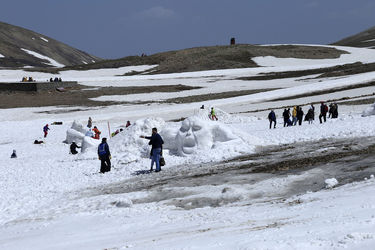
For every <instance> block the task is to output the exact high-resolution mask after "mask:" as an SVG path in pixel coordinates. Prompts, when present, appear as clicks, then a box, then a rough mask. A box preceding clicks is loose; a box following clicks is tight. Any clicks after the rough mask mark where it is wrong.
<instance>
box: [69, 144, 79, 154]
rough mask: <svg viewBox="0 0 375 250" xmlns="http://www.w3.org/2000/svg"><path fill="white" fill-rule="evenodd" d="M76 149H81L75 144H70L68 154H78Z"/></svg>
mask: <svg viewBox="0 0 375 250" xmlns="http://www.w3.org/2000/svg"><path fill="white" fill-rule="evenodd" d="M77 148H81V147H79V146H78V145H77V144H76V142H72V144H70V153H71V154H73V155H76V154H78V151H77Z"/></svg>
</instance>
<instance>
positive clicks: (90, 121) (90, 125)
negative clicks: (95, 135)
mask: <svg viewBox="0 0 375 250" xmlns="http://www.w3.org/2000/svg"><path fill="white" fill-rule="evenodd" d="M87 127H88V128H91V127H92V119H91V117H89V120H88V121H87Z"/></svg>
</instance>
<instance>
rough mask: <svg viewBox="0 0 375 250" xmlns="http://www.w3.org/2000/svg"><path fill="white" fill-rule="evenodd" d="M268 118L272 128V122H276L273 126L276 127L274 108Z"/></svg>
mask: <svg viewBox="0 0 375 250" xmlns="http://www.w3.org/2000/svg"><path fill="white" fill-rule="evenodd" d="M268 120H269V121H270V129H271V128H272V123H273V122H274V123H275V124H274V126H273V128H276V114H275V112H274V111H273V110H271V112H270V113H269V114H268Z"/></svg>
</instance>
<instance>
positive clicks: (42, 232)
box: [0, 48, 375, 249]
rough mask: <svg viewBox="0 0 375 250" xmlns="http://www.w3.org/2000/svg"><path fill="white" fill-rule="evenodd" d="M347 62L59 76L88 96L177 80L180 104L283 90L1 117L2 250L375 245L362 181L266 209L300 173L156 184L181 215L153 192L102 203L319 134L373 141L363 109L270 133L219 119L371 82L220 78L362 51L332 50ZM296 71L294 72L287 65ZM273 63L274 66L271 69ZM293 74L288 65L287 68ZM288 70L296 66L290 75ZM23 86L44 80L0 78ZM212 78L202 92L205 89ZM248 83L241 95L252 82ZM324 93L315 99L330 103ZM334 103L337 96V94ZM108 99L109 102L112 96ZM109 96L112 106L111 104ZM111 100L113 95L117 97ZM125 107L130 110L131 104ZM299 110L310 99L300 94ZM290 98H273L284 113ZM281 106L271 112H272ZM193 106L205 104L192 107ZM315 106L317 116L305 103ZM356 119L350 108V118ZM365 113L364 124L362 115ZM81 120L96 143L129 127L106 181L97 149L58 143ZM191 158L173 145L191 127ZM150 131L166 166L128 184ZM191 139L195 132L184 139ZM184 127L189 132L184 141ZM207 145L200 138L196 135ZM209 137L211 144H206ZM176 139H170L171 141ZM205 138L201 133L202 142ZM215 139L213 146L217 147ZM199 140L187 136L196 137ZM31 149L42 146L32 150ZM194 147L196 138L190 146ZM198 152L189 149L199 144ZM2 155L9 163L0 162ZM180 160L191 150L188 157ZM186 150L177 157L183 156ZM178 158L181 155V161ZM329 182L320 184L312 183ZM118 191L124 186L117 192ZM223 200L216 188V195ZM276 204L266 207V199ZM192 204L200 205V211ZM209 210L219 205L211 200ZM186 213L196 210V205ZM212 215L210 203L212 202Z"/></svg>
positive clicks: (373, 120) (249, 120)
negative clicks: (169, 177) (76, 149)
mask: <svg viewBox="0 0 375 250" xmlns="http://www.w3.org/2000/svg"><path fill="white" fill-rule="evenodd" d="M342 49H345V50H348V51H350V52H351V54H349V55H344V56H342V57H341V58H339V59H334V60H330V61H324V62H323V61H322V60H317V61H315V60H312V61H311V60H310V61H301V60H297V59H296V60H289V59H288V60H286V59H277V60H276V59H275V58H265V59H262V60H263V63H264V65H267V64H268V66H275V67H266V68H264V67H259V68H256V69H234V70H218V71H206V72H193V73H182V74H166V75H156V76H131V77H123V76H116V75H121V74H124V73H126V72H130V71H131V70H139V71H142V70H145V69H149V68H152V67H153V66H137V67H125V68H119V69H103V70H93V71H82V72H81V71H68V72H62V73H61V77H62V78H63V79H64V80H78V81H79V82H80V83H81V84H85V85H88V86H98V87H101V86H150V85H162V84H164V85H172V84H176V83H177V84H185V85H191V86H202V87H204V88H203V89H201V90H194V91H190V92H189V91H187V92H181V93H175V96H186V95H189V94H191V93H195V94H199V93H201V94H202V93H209V92H210V91H213V92H212V93H214V91H216V90H217V91H218V92H222V91H225V88H224V87H223V85H225V86H226V88H230V89H236V88H237V89H241V90H243V89H256V88H264V87H267V88H271V87H282V88H284V89H280V90H274V91H270V92H268V93H267V94H265V93H259V94H254V95H249V96H245V97H236V98H227V99H222V100H211V101H207V102H204V104H205V106H206V108H207V109H206V110H204V111H201V110H198V108H199V106H200V105H201V103H199V105H198V103H195V104H162V105H161V104H151V105H127V106H125V105H114V106H109V107H95V108H93V109H91V108H88V107H80V108H82V109H83V110H82V111H79V112H68V113H56V114H46V113H38V112H42V111H59V110H69V109H72V110H74V109H76V107H40V108H22V109H3V110H0V114H1V115H0V130H1V131H6V132H5V133H4V134H3V136H2V137H1V138H0V157H1V158H2V159H3V163H2V164H0V195H1V197H2V202H1V203H0V235H1V237H0V248H4V249H24V248H25V246H27V248H29V249H67V248H73V249H97V248H101V249H103V248H115V249H116V248H118V249H125V248H133V249H186V248H193V249H195V248H198V249H236V248H237V249H238V248H239V249H249V248H251V249H291V248H292V249H293V248H294V249H339V248H348V249H371V247H372V246H373V245H374V244H375V238H374V237H375V233H374V232H375V230H374V225H375V219H374V218H375V213H374V206H373V204H374V202H375V200H374V199H375V198H373V195H369V194H372V193H373V192H374V188H375V182H374V178H372V177H371V176H369V177H368V178H369V179H368V180H365V181H362V182H360V183H352V184H347V185H344V186H341V187H334V186H333V185H332V184H333V182H334V181H333V180H332V179H331V180H329V181H328V180H327V181H328V183H327V184H328V185H332V189H331V188H330V189H324V190H321V191H319V192H315V193H310V192H308V193H306V194H303V195H300V196H293V197H290V198H288V199H287V200H283V199H278V198H277V197H278V196H280V197H281V196H282V194H285V192H288V188H290V187H291V186H290V184H291V183H293V182H297V181H303V180H304V179H305V178H306V177H307V176H308V174H310V173H308V172H307V173H306V174H300V175H299V174H293V175H292V174H291V175H288V176H272V175H264V176H260V177H264V180H262V181H260V182H257V184H256V185H255V184H252V183H251V182H250V181H249V182H246V183H237V184H232V185H229V184H227V183H223V184H222V185H217V186H213V185H209V184H206V185H197V186H194V185H191V187H185V186H183V185H181V187H170V188H169V189H168V187H166V189H168V191H171V192H172V193H173V192H176V193H179V194H184V195H185V196H184V197H183V198H181V203H182V205H177V203H176V202H177V201H176V200H174V198H173V197H166V196H164V195H165V193H163V191H164V190H163V189H151V190H148V191H135V192H125V191H124V192H122V193H117V194H105V193H101V192H100V190H101V189H103V188H104V187H108V186H111V185H116V184H117V185H119V186H121V183H127V181H131V180H132V181H134V179H135V180H137V181H138V182H147V181H149V180H150V178H153V179H154V180H158V179H160V178H161V176H162V175H163V173H164V172H165V173H172V174H173V173H174V174H175V175H181V176H183V175H184V174H186V175H188V174H189V172H191V171H199V170H200V168H202V165H203V164H207V165H208V166H205V167H206V168H210V167H211V165H210V163H215V162H221V161H223V160H227V159H231V158H233V157H236V156H241V155H244V154H251V153H253V152H255V151H256V149H257V147H266V146H269V145H281V144H293V143H296V142H304V141H317V140H320V139H329V138H354V137H367V136H374V135H375V116H371V115H370V116H366V117H362V116H361V112H362V109H363V106H359V107H356V110H350V108H349V107H348V108H347V107H344V109H341V106H339V118H338V119H335V120H330V119H329V120H328V121H327V122H326V123H324V124H319V123H318V120H317V117H318V112H315V119H316V120H315V122H314V124H312V125H309V124H307V123H306V122H304V123H303V126H295V127H288V128H283V127H282V124H281V119H278V124H277V129H272V130H270V129H269V123H268V120H266V119H265V117H266V114H267V112H264V116H263V114H262V115H260V114H257V115H258V116H260V117H253V116H241V115H236V114H229V113H228V111H232V112H239V111H240V110H242V109H243V110H248V109H255V108H262V107H263V108H271V107H273V106H272V105H270V103H269V102H267V100H270V99H272V98H280V97H288V96H291V95H296V94H302V93H309V92H310V91H316V90H322V89H326V90H329V89H335V88H338V87H342V86H344V85H351V84H359V83H363V82H370V81H373V80H374V78H375V75H374V74H373V73H365V74H359V75H355V76H348V77H345V78H336V79H319V80H322V82H319V80H316V79H313V80H308V81H297V80H301V79H283V80H277V81H276V80H272V81H254V82H251V84H246V83H245V82H243V81H237V80H231V79H233V78H236V77H239V76H249V75H256V74H258V73H261V72H274V71H284V70H285V69H289V70H296V69H302V68H314V67H322V65H323V64H324V66H328V65H330V64H332V63H334V64H343V63H348V62H354V60H359V61H363V62H370V61H371V60H374V59H373V58H375V57H374V56H373V54H371V53H373V52H374V51H372V52H370V51H369V50H363V49H353V50H352V49H350V48H342ZM297 62H298V63H297ZM280 64H284V66H280ZM297 64H298V65H297ZM296 65H297V66H296ZM25 74H26V75H30V76H32V77H33V78H34V79H38V78H39V79H48V78H49V77H50V74H43V73H35V72H26V73H25V72H24V71H21V70H18V71H10V70H0V77H1V79H2V80H3V79H6V80H9V79H10V80H11V79H13V80H14V81H19V80H20V79H21V78H22V76H23V75H25ZM210 81H214V82H210ZM250 85H253V86H250ZM371 91H373V88H372V87H366V88H361V89H357V90H348V91H342V93H341V94H339V95H337V96H344V95H348V96H350V95H353V96H357V95H360V94H367V93H368V92H371ZM172 96H173V95H172V94H169V93H164V94H161V93H150V94H149V95H147V96H144V95H143V96H135V95H131V96H127V97H128V98H129V99H130V100H137V98H141V99H142V98H145V97H147V98H148V99H147V100H157V99H163V98H169V97H172ZM328 96H330V95H322V96H320V97H317V98H321V97H328ZM335 96H336V95H335ZM111 98H114V99H113V100H115V99H116V98H117V97H111ZM119 98H120V97H119ZM121 98H122V97H121ZM129 99H128V100H129ZM305 100H308V101H310V99H309V98H305ZM297 101H299V100H297V99H294V100H287V101H280V103H282V104H287V105H289V104H290V105H293V104H296V102H297ZM277 103H278V104H279V102H277ZM202 104H203V103H202ZM210 106H214V107H215V108H216V112H217V115H218V117H219V121H217V122H216V121H210V120H209V119H208V116H207V115H208V112H209V108H210ZM315 108H316V110H319V106H318V105H316V107H315ZM357 109H361V110H360V111H359V110H357ZM371 109H373V107H372V108H370V111H368V112H367V113H366V114H373V113H374V112H373V110H371ZM89 116H91V117H92V118H93V120H94V125H96V126H97V127H98V128H99V129H100V130H101V131H102V137H104V136H105V137H108V129H107V121H109V122H110V123H111V129H112V131H114V130H115V129H117V128H120V127H123V125H124V124H125V122H126V120H130V121H131V122H132V124H133V125H132V126H131V127H129V128H127V129H125V128H124V131H123V132H122V133H120V134H118V135H116V136H115V137H113V138H111V139H110V140H109V146H110V149H111V153H112V156H113V158H112V163H113V164H114V167H113V169H112V171H111V172H109V173H106V174H104V175H100V174H97V172H98V171H99V167H100V162H99V160H98V159H97V154H96V147H95V146H94V147H91V148H88V150H87V152H86V153H82V154H78V155H69V153H68V152H69V145H67V144H63V143H62V142H63V141H64V140H65V139H66V135H67V134H66V132H67V131H68V130H69V129H70V128H71V125H72V123H73V121H75V120H77V121H78V122H80V123H82V124H83V125H85V124H86V122H87V118H88V117H89ZM180 117H189V119H188V121H189V124H190V125H189V129H188V130H185V128H184V125H183V123H182V122H170V121H168V120H169V119H176V118H180ZM52 121H63V122H64V124H63V125H62V126H50V128H51V130H50V132H49V135H48V137H47V138H46V139H44V138H42V127H43V126H44V125H45V124H46V123H47V122H48V123H51V122H52ZM195 122H197V124H198V125H199V127H200V129H203V131H204V133H202V134H198V135H197V136H196V137H195V139H194V142H195V143H196V144H194V147H195V148H194V150H192V151H191V152H193V153H190V154H189V153H188V154H186V153H185V154H183V156H181V154H180V153H181V152H182V151H179V149H181V148H183V147H185V146H187V147H188V148H189V149H191V148H193V143H192V141H191V140H190V139H189V140H187V143H186V144H185V141H184V140H182V139H181V137H183V136H186V137H189V136H190V135H191V134H192V133H193V132H196V131H197V130H198V129H197V128H194V127H195ZM152 127H157V128H158V129H159V131H160V133H161V134H162V135H163V137H164V138H165V139H166V138H167V139H168V142H171V143H169V144H170V145H169V146H170V147H168V146H166V148H165V150H164V157H165V159H166V163H167V165H166V166H165V167H164V168H163V170H164V172H163V171H162V172H161V173H160V175H158V174H152V175H151V177H150V175H139V176H134V174H135V173H137V172H141V171H144V170H148V169H149V167H150V160H149V158H148V154H149V148H150V147H149V146H148V145H147V143H148V141H147V140H144V139H140V138H139V136H140V135H150V133H151V128H152ZM193 130H194V131H193ZM186 131H187V132H186ZM207 134H208V135H209V136H208V137H206V135H207ZM212 134H214V135H215V136H212ZM177 135H178V136H177ZM203 135H205V136H203ZM215 137H218V138H219V139H220V140H218V141H215V140H214V138H215ZM197 138H198V139H197ZM35 139H39V140H45V144H42V145H34V144H33V141H34V140H35ZM201 139H202V140H201ZM200 146H201V147H200ZM13 149H16V150H17V154H18V158H17V159H10V158H9V157H10V154H11V152H12V150H13ZM188 151H189V150H188ZM188 151H186V152H188ZM184 152H185V151H184ZM327 178H329V176H327V177H326V178H324V179H323V180H322V185H323V186H324V185H325V183H324V180H325V179H327ZM124 185H125V184H124ZM224 190H225V192H224ZM275 197H276V198H275ZM200 202H201V203H200ZM216 203H218V206H213V204H216ZM196 204H198V205H199V204H201V206H197V205H196ZM210 205H211V206H210Z"/></svg>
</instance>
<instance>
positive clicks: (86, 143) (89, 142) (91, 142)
mask: <svg viewBox="0 0 375 250" xmlns="http://www.w3.org/2000/svg"><path fill="white" fill-rule="evenodd" d="M88 131H89V129H88V128H86V127H84V126H83V125H82V124H81V123H79V122H77V121H74V122H73V124H72V127H71V128H70V129H68V130H67V131H66V139H65V141H64V142H65V143H68V144H70V143H72V142H76V143H77V144H81V147H82V148H81V152H82V153H86V152H87V151H88V150H89V148H93V147H97V146H98V145H99V143H100V141H99V140H96V139H93V138H91V137H90V136H85V135H86V134H87V133H88Z"/></svg>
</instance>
